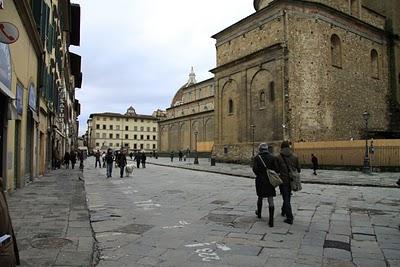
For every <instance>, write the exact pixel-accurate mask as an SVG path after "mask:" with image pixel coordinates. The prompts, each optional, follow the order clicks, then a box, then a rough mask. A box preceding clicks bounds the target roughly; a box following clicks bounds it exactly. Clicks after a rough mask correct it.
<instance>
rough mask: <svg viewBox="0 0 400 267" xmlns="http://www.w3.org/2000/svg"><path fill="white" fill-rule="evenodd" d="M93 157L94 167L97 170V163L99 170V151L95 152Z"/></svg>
mask: <svg viewBox="0 0 400 267" xmlns="http://www.w3.org/2000/svg"><path fill="white" fill-rule="evenodd" d="M94 157H95V163H94V167H95V168H97V163H99V167H100V168H101V163H100V151H99V150H97V152H96V154H94Z"/></svg>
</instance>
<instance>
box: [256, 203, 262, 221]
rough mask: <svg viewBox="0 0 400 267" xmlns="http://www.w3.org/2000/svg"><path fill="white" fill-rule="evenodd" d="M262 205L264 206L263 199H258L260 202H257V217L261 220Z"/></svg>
mask: <svg viewBox="0 0 400 267" xmlns="http://www.w3.org/2000/svg"><path fill="white" fill-rule="evenodd" d="M262 204H263V200H262V198H258V200H257V210H256V215H257V217H258V218H259V219H261V211H262Z"/></svg>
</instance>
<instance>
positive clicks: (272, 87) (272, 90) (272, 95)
mask: <svg viewBox="0 0 400 267" xmlns="http://www.w3.org/2000/svg"><path fill="white" fill-rule="evenodd" d="M274 100H275V83H274V82H270V83H269V101H271V102H273V101H274Z"/></svg>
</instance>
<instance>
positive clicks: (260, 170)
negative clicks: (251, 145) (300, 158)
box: [253, 143, 279, 227]
mask: <svg viewBox="0 0 400 267" xmlns="http://www.w3.org/2000/svg"><path fill="white" fill-rule="evenodd" d="M258 150H259V153H258V155H257V156H256V157H254V161H253V172H254V174H255V175H256V180H255V182H256V192H257V197H258V200H257V210H256V215H257V217H258V218H261V212H262V205H263V199H264V198H267V199H268V205H269V208H268V209H269V221H268V225H269V226H270V227H273V226H274V211H275V207H274V197H275V196H276V192H275V188H274V187H273V186H272V185H271V183H270V182H269V179H268V177H267V170H266V168H267V169H270V170H274V171H275V172H278V170H279V169H278V161H277V158H276V157H275V156H274V155H272V154H271V153H270V152H269V150H268V145H267V144H265V143H262V144H260V146H259V147H258Z"/></svg>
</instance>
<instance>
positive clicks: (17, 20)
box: [0, 1, 42, 190]
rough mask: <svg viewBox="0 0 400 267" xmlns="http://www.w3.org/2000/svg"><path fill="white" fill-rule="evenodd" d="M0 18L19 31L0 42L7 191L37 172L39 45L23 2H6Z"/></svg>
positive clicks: (3, 162) (0, 97) (3, 161)
mask: <svg viewBox="0 0 400 267" xmlns="http://www.w3.org/2000/svg"><path fill="white" fill-rule="evenodd" d="M0 18H1V19H0V20H1V21H6V22H10V23H12V24H14V25H15V26H16V27H17V28H18V31H19V38H18V40H17V41H16V42H15V43H12V44H8V45H7V44H0V46H1V47H0V49H1V51H2V55H1V57H2V58H1V60H0V68H1V70H2V73H1V75H2V76H3V77H6V79H3V78H2V84H1V87H2V90H1V93H0V102H1V105H0V106H1V108H0V109H1V110H2V111H1V117H0V119H1V132H2V133H1V144H0V146H1V147H0V149H1V152H2V153H1V163H0V164H1V168H0V170H1V173H0V176H2V177H3V180H4V182H5V184H6V188H7V190H13V189H15V188H16V187H23V186H24V185H25V184H26V183H27V182H29V181H30V180H31V179H32V177H34V176H36V175H37V174H38V168H37V165H38V164H37V162H38V156H37V153H36V151H37V149H38V115H37V108H36V100H37V91H38V90H37V88H38V66H39V58H40V56H41V51H42V46H41V43H40V39H39V36H38V34H37V32H35V30H34V29H35V28H34V23H33V20H32V16H31V14H30V10H29V6H27V5H26V3H25V1H7V2H6V4H5V7H4V9H3V10H0ZM5 70H6V72H4V71H5ZM4 82H5V83H6V84H4ZM7 92H8V93H7Z"/></svg>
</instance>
